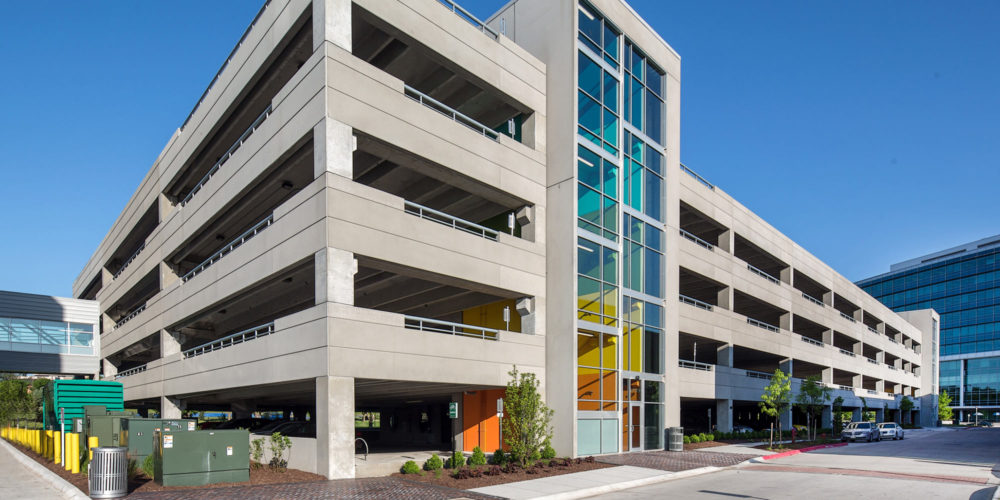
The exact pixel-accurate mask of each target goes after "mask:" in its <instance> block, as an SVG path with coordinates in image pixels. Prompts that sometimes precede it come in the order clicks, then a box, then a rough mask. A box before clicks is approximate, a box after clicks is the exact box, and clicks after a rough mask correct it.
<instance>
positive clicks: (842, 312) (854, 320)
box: [838, 311, 858, 323]
mask: <svg viewBox="0 0 1000 500" xmlns="http://www.w3.org/2000/svg"><path fill="white" fill-rule="evenodd" d="M838 312H839V313H840V316H841V317H842V318H844V319H846V320H847V321H850V322H851V323H857V322H858V320H856V319H854V318H852V317H851V316H850V315H848V314H846V313H844V311H838Z"/></svg>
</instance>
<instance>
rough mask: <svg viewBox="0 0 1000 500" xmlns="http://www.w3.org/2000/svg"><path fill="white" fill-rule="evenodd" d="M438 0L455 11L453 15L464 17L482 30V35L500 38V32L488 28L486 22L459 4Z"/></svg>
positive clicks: (449, 0) (448, 0)
mask: <svg viewBox="0 0 1000 500" xmlns="http://www.w3.org/2000/svg"><path fill="white" fill-rule="evenodd" d="M439 1H440V2H441V3H442V4H444V6H446V7H449V8H450V9H451V11H452V12H454V13H455V15H457V16H458V17H461V18H462V19H465V20H466V21H468V23H469V24H471V25H473V26H475V27H477V28H479V31H482V32H483V34H484V35H486V36H488V37H490V38H493V39H494V40H497V39H499V38H500V34H499V33H497V32H496V30H494V29H493V28H490V27H489V26H487V25H486V23H484V22H482V21H480V20H479V18H477V17H476V16H474V15H472V13H470V12H469V11H467V10H465V9H463V8H462V6H461V5H458V4H457V3H455V2H452V1H451V0H439Z"/></svg>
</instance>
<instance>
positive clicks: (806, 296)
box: [802, 292, 826, 307]
mask: <svg viewBox="0 0 1000 500" xmlns="http://www.w3.org/2000/svg"><path fill="white" fill-rule="evenodd" d="M802 298H804V299H806V300H808V301H809V302H812V303H813V304H816V305H818V306H820V307H823V306H825V305H826V304H824V303H823V301H822V300H819V299H817V298H816V297H813V296H812V295H809V294H808V293H806V292H802Z"/></svg>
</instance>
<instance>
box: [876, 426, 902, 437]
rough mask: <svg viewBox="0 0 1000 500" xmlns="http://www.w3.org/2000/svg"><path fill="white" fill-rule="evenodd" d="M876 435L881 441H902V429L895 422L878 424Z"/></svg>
mask: <svg viewBox="0 0 1000 500" xmlns="http://www.w3.org/2000/svg"><path fill="white" fill-rule="evenodd" d="M878 433H879V436H880V437H881V438H882V439H890V438H891V439H893V440H896V439H903V428H902V427H900V426H899V424H897V423H895V422H882V423H881V424H878Z"/></svg>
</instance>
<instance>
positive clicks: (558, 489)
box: [468, 465, 719, 500]
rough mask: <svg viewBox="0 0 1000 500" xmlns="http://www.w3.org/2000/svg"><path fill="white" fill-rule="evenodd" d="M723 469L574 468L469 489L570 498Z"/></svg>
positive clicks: (518, 497) (515, 496) (514, 496)
mask: <svg viewBox="0 0 1000 500" xmlns="http://www.w3.org/2000/svg"><path fill="white" fill-rule="evenodd" d="M717 470H719V468H718V467H702V468H698V469H691V470H686V471H681V472H665V471H662V470H657V469H647V468H645V467H633V466H631V465H623V466H619V467H609V468H607V469H596V470H589V471H585V472H574V473H572V474H562V475H559V476H551V477H543V478H541V479H531V480H528V481H518V482H516V483H507V484H498V485H496V486H486V487H483V488H475V489H471V490H468V491H470V492H474V493H479V494H481V495H493V496H497V497H502V498H509V499H511V500H527V499H535V500H539V499H545V500H568V499H572V498H585V497H589V496H593V495H600V494H602V493H610V492H613V491H619V490H624V489H628V488H636V487H639V486H645V485H647V484H654V483H659V482H662V481H669V480H671V479H680V478H682V477H690V476H695V475H700V474H705V473H709V472H714V471H717Z"/></svg>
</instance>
